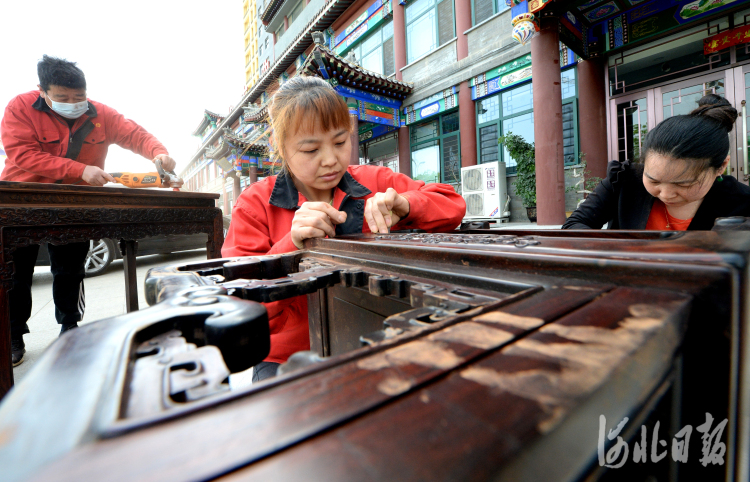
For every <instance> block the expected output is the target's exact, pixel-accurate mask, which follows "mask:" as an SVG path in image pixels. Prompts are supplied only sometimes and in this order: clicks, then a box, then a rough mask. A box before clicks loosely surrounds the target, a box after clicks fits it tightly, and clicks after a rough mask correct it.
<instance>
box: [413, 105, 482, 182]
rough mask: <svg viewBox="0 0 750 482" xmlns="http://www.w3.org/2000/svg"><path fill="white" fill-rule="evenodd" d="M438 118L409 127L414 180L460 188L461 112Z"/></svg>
mask: <svg viewBox="0 0 750 482" xmlns="http://www.w3.org/2000/svg"><path fill="white" fill-rule="evenodd" d="M436 117H437V118H436V119H435V120H430V121H427V122H423V123H421V124H417V125H414V126H411V127H410V134H411V152H412V174H413V175H414V179H419V180H422V181H425V182H444V183H448V184H452V185H454V186H456V187H458V186H459V185H460V183H461V150H460V138H459V129H458V128H459V116H458V111H453V112H451V113H448V114H443V115H440V116H436ZM496 142H497V141H496Z"/></svg>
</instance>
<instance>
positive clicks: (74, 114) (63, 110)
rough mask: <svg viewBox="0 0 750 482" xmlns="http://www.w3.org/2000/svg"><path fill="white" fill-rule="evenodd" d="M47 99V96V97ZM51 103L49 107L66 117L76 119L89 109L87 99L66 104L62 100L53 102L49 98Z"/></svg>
mask: <svg viewBox="0 0 750 482" xmlns="http://www.w3.org/2000/svg"><path fill="white" fill-rule="evenodd" d="M47 98H48V99H49V97H47ZM49 101H50V103H51V104H52V106H51V109H52V110H53V111H55V112H57V113H58V114H60V115H61V116H63V117H65V118H66V119H78V118H79V117H81V116H82V115H83V114H84V112H86V111H87V110H89V101H87V100H84V101H82V102H76V103H75V104H66V103H64V102H55V101H54V100H52V99H49Z"/></svg>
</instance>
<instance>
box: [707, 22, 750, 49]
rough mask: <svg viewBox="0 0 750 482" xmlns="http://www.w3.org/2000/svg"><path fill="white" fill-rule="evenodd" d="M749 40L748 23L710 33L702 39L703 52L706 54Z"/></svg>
mask: <svg viewBox="0 0 750 482" xmlns="http://www.w3.org/2000/svg"><path fill="white" fill-rule="evenodd" d="M747 42H750V25H745V26H744V27H737V28H733V29H732V30H729V31H728V32H723V33H719V34H716V35H712V36H711V37H708V38H706V39H703V53H704V54H706V55H708V54H712V53H715V52H718V51H720V50H724V49H725V48H727V47H731V46H733V45H740V44H744V43H747Z"/></svg>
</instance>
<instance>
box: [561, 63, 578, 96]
mask: <svg viewBox="0 0 750 482" xmlns="http://www.w3.org/2000/svg"><path fill="white" fill-rule="evenodd" d="M560 77H561V79H560V80H561V82H562V83H561V84H560V87H561V89H560V90H562V98H563V99H567V98H568V97H575V96H576V69H568V70H564V71H563V72H562V73H561V74H560Z"/></svg>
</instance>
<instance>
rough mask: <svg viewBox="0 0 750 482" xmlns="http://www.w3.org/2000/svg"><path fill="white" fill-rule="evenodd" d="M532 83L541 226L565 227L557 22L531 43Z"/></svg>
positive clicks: (549, 23)
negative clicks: (556, 225)
mask: <svg viewBox="0 0 750 482" xmlns="http://www.w3.org/2000/svg"><path fill="white" fill-rule="evenodd" d="M531 79H532V80H531V82H532V85H533V89H534V143H535V145H536V207H537V223H538V224H540V225H549V224H563V223H564V222H565V170H564V168H563V166H564V163H563V162H564V161H563V129H562V92H561V90H560V82H561V80H560V39H559V35H558V33H557V20H555V19H543V21H542V27H541V31H540V32H539V36H538V37H536V38H534V39H532V40H531Z"/></svg>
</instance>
